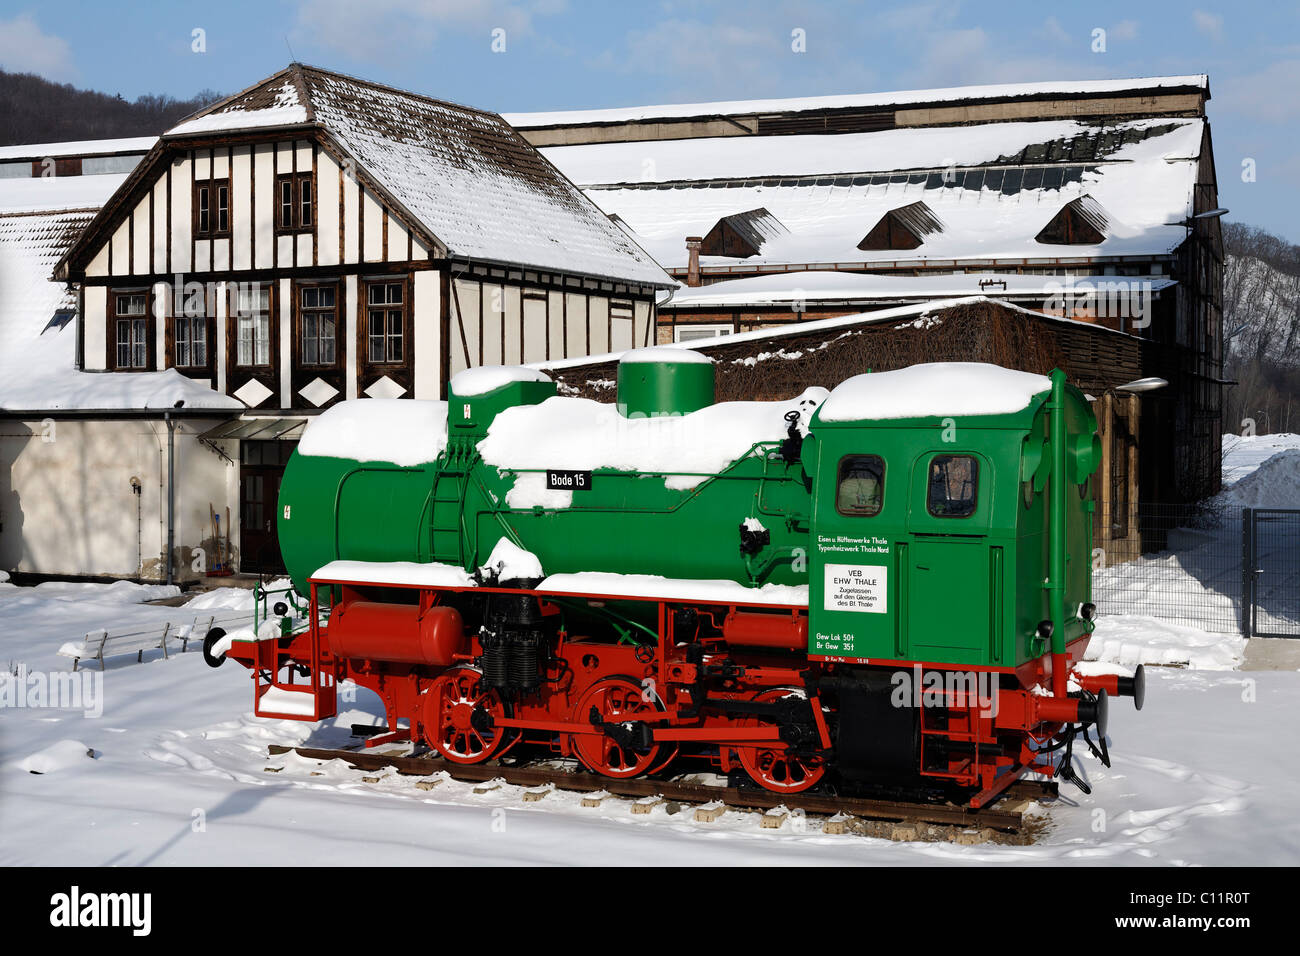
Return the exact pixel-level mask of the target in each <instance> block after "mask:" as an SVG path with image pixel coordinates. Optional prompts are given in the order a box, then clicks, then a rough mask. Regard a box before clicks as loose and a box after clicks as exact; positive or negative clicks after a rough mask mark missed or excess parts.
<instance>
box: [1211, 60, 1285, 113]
mask: <svg viewBox="0 0 1300 956" xmlns="http://www.w3.org/2000/svg"><path fill="white" fill-rule="evenodd" d="M1219 86H1220V89H1219V91H1218V92H1217V93H1216V94H1215V96H1214V99H1213V100H1212V101H1211V102H1212V103H1216V104H1218V110H1219V111H1221V112H1224V113H1237V114H1239V115H1242V116H1249V117H1252V118H1254V119H1258V120H1263V121H1264V122H1266V123H1291V122H1294V121H1296V120H1300V99H1298V98H1297V97H1295V96H1291V95H1287V93H1289V91H1291V90H1295V89H1300V60H1278V61H1277V62H1275V63H1271V64H1269V65H1268V66H1266V67H1265V68H1264V69H1262V70H1260V71H1259V72H1258V73H1252V74H1249V75H1247V76H1233V77H1228V78H1227V79H1225V80H1222V81H1221V82H1220V84H1219Z"/></svg>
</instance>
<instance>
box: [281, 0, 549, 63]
mask: <svg viewBox="0 0 1300 956" xmlns="http://www.w3.org/2000/svg"><path fill="white" fill-rule="evenodd" d="M566 6H567V4H566V3H565V0H516V2H501V0H364V2H360V3H359V2H357V0H299V2H298V16H297V26H296V27H295V29H294V39H297V40H301V41H305V42H307V43H314V44H316V45H318V46H321V47H324V48H326V49H328V50H332V51H334V52H337V53H341V54H343V55H345V56H348V57H350V58H352V59H354V60H356V59H359V60H372V61H376V62H387V61H389V60H391V59H392V57H393V56H394V54H401V55H410V54H419V53H423V54H424V55H426V56H433V55H434V50H433V46H434V43H435V42H436V41H437V40H438V38H439V37H440V36H442V35H444V34H456V35H457V36H468V37H471V38H472V37H473V36H474V35H475V33H476V32H477V33H478V35H479V40H480V41H481V42H482V44H483V49H484V50H485V51H486V50H487V49H489V47H490V46H491V42H492V31H493V30H495V29H497V28H498V27H499V28H501V29H503V30H505V31H506V42H507V49H509V46H508V45H509V43H510V42H511V41H513V40H515V39H518V38H521V37H525V36H529V35H530V34H532V33H533V32H534V29H533V25H534V21H535V20H536V18H538V17H545V16H554V15H556V14H559V13H562V12H564V10H565V9H566Z"/></svg>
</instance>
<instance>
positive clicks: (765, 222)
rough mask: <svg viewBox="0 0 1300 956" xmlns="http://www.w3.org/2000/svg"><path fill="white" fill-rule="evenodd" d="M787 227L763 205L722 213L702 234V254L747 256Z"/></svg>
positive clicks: (738, 257) (758, 249)
mask: <svg viewBox="0 0 1300 956" xmlns="http://www.w3.org/2000/svg"><path fill="white" fill-rule="evenodd" d="M789 231H790V230H788V229H786V228H785V226H783V225H781V220H779V219H777V218H776V216H774V215H772V214H771V213H770V212H768V211H767V210H766V209H764V208H763V207H761V206H760V207H759V208H758V209H750V210H748V211H747V212H738V213H734V214H732V215H730V216H723V217H722V218H721V219H719V220H718V221H717V222H716V223H715V224H714V226H713V228H712V229H710V230H709V231H708V233H707V234H705V236H704V241H703V243H702V244H701V245H700V255H702V256H728V257H730V258H733V259H748V258H749V257H750V256H756V255H758V254H759V253H760V252H761V251H762V249H763V245H764V244H765V243H767V242H768V241H770V240H772V239H775V238H776V237H778V236H784V235H786V234H787V233H789Z"/></svg>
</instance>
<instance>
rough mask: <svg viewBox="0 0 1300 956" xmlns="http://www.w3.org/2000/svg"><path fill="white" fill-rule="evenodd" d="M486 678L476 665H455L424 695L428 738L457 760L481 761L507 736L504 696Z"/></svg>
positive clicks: (440, 751) (439, 749)
mask: <svg viewBox="0 0 1300 956" xmlns="http://www.w3.org/2000/svg"><path fill="white" fill-rule="evenodd" d="M482 680H483V675H482V674H480V673H479V672H478V671H477V670H475V669H474V668H472V667H454V668H452V669H451V670H449V671H447V672H445V673H444V674H442V675H441V676H440V677H438V678H437V679H436V680H435V681H434V682H433V684H432V685H431V686H430V687H429V689H428V691H427V692H425V694H424V695H423V697H424V711H423V718H424V739H425V741H426V742H427V743H428V744H429V746H430V747H432V748H433V749H434V750H436V751H437V752H438V754H439V755H440V756H443V757H446V758H447V759H448V760H450V761H452V762H454V763H481V762H483V761H484V760H487V759H488V758H489V757H491V756H492V755H493V754H495V753H496V752H497V751H498V750H499V749H500V748H501V744H502V743H503V742H504V741H505V739H506V732H505V730H503V729H502V728H501V726H500V724H499V723H497V721H498V720H499V719H500V718H502V717H504V716H505V709H504V708H503V707H502V706H501V698H500V697H499V696H498V695H497V692H496V691H494V690H489V689H487V688H486V687H484V686H483V683H482Z"/></svg>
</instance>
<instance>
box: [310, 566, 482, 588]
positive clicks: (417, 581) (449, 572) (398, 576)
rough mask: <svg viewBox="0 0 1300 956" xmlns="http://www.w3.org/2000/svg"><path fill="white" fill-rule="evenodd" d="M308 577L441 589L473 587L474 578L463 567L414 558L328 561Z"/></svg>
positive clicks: (319, 579) (322, 579) (317, 579)
mask: <svg viewBox="0 0 1300 956" xmlns="http://www.w3.org/2000/svg"><path fill="white" fill-rule="evenodd" d="M311 580H313V581H353V582H356V583H357V584H411V585H418V586H419V587H444V588H469V587H473V586H474V579H473V578H471V577H470V576H469V575H468V574H466V573H465V570H464V569H463V568H458V567H456V566H455V565H452V564H440V563H438V562H437V561H430V562H429V563H428V564H420V563H419V562H416V561H331V562H330V563H329V564H327V565H325V566H324V567H323V568H320V569H319V570H318V571H317V572H316V573H315V574H313V575H312V576H311Z"/></svg>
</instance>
